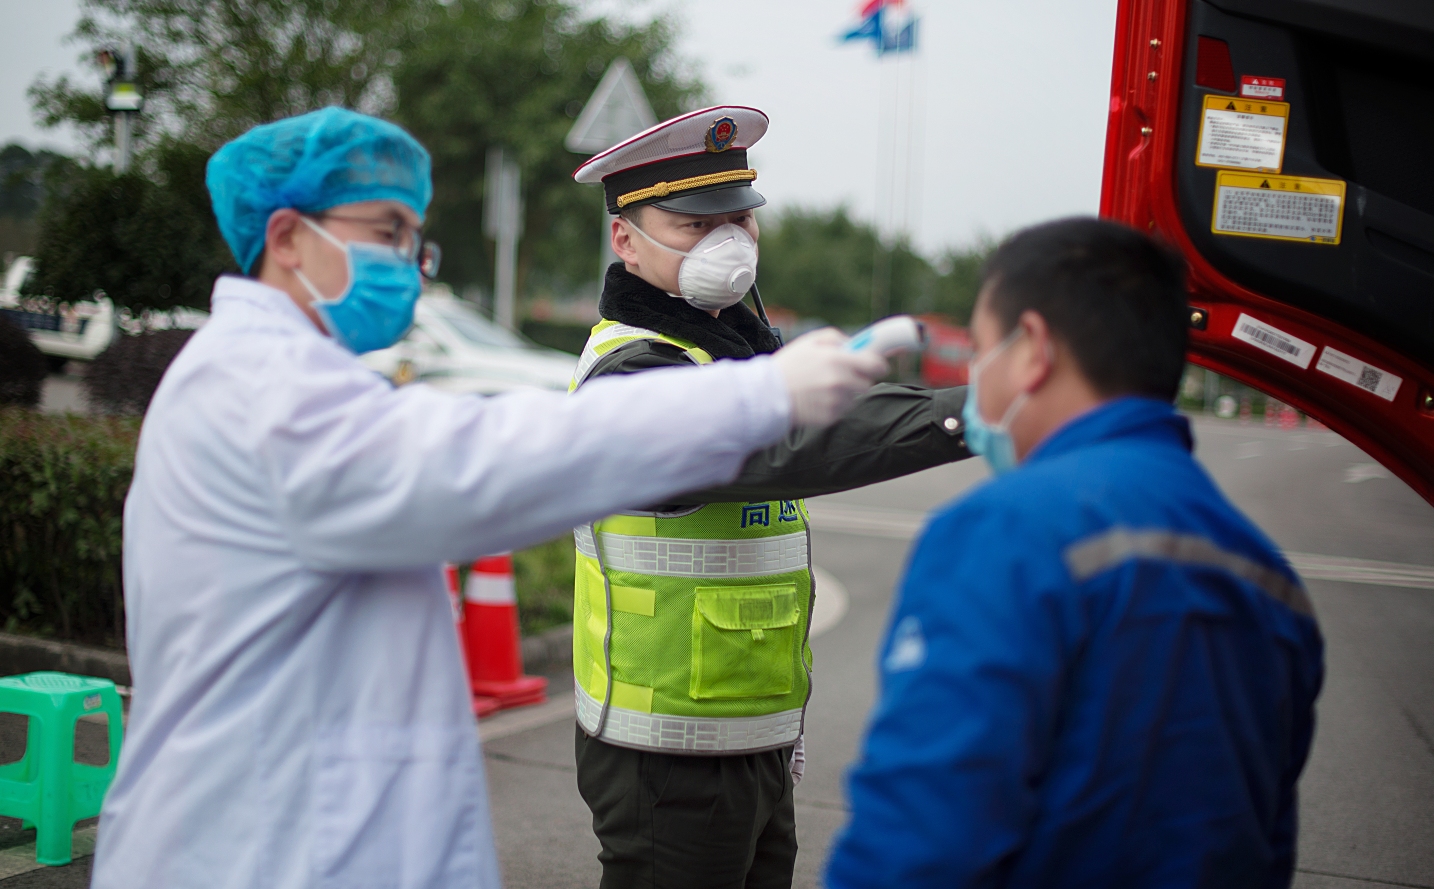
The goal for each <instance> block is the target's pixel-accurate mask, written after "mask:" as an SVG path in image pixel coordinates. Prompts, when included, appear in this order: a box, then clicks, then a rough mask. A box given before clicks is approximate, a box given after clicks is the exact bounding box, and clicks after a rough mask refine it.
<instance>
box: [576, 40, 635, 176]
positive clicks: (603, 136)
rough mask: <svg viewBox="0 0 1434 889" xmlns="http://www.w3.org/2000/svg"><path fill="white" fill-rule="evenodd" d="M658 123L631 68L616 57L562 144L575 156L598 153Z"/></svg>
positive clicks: (624, 60)
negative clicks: (575, 154)
mask: <svg viewBox="0 0 1434 889" xmlns="http://www.w3.org/2000/svg"><path fill="white" fill-rule="evenodd" d="M655 123H657V116H656V115H655V114H653V113H652V105H651V104H650V103H649V102H648V101H647V94H646V93H644V92H643V91H642V84H641V83H640V82H638V79H637V75H636V74H635V73H633V70H632V65H631V64H630V63H629V62H628V61H627V59H624V58H620V57H619V58H617V59H614V60H613V63H612V64H611V65H609V66H608V68H607V72H606V73H605V74H603V76H602V80H600V81H598V85H597V89H595V90H593V94H592V98H590V99H588V103H587V105H585V106H583V113H582V114H579V115H578V119H577V122H575V123H574V124H573V128H572V129H571V130H569V131H568V137H567V138H566V139H564V140H563V145H564V146H566V147H567V149H568V151H572V152H575V153H577V154H597V153H598V152H601V151H606V150H607V149H609V148H611V147H613V146H614V145H616V144H617V143H619V142H621V141H622V140H624V139H626V138H628V137H630V136H636V135H637V134H638V133H640V132H642V131H643V130H645V129H647V128H648V127H650V126H652V125H653V124H655Z"/></svg>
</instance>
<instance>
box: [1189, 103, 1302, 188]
mask: <svg viewBox="0 0 1434 889" xmlns="http://www.w3.org/2000/svg"><path fill="white" fill-rule="evenodd" d="M1289 120H1290V106H1289V105H1288V104H1286V103H1285V102H1271V101H1265V100H1260V99H1245V98H1238V99H1235V98H1231V97H1229V96H1206V97H1205V112H1204V117H1202V118H1201V119H1200V146H1199V148H1198V149H1197V150H1196V153H1195V163H1196V164H1197V165H1199V166H1202V167H1235V168H1237V169H1241V170H1268V171H1270V172H1272V173H1278V172H1279V171H1280V166H1281V164H1283V163H1284V156H1285V129H1286V124H1288V123H1289Z"/></svg>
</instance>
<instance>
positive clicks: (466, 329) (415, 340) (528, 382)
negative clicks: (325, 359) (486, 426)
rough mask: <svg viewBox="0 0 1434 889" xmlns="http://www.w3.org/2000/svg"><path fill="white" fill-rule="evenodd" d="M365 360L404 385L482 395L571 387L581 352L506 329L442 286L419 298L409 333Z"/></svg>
mask: <svg viewBox="0 0 1434 889" xmlns="http://www.w3.org/2000/svg"><path fill="white" fill-rule="evenodd" d="M362 360H363V362H364V364H366V365H368V366H369V367H371V368H373V369H374V370H376V371H378V372H379V373H381V374H383V375H384V376H386V377H388V378H389V379H390V380H393V381H394V382H395V383H398V384H400V385H402V384H404V383H411V382H422V383H426V384H428V385H430V386H433V387H434V388H435V389H441V390H443V391H445V392H453V393H455V394H478V395H495V394H497V393H499V392H508V391H511V390H513V389H558V390H566V389H567V388H568V383H569V382H571V380H572V378H573V371H574V369H576V367H577V363H578V359H577V356H576V355H569V354H568V353H567V352H559V351H558V350H556V349H548V348H544V347H543V346H539V345H537V344H536V343H533V342H531V341H529V340H526V339H524V338H523V337H521V336H519V335H518V334H516V333H513V332H511V331H508V330H504V329H503V328H501V327H499V326H498V325H496V324H494V323H493V322H492V321H489V320H488V319H487V318H485V317H483V315H482V314H480V313H479V312H478V310H477V309H476V308H474V307H473V305H472V304H471V303H469V302H467V301H465V300H461V299H459V298H458V297H456V296H454V295H453V293H452V291H450V290H448V289H447V288H446V287H443V286H441V285H440V286H438V287H434V288H432V289H430V290H427V291H425V292H424V294H423V296H421V297H419V300H418V306H417V308H416V310H415V311H414V318H413V329H412V330H410V331H409V332H408V335H407V336H405V337H404V338H403V339H402V340H400V341H399V342H398V344H397V345H395V346H392V347H390V348H387V349H380V350H378V351H376V352H369V353H368V354H366V355H364V356H363V359H362Z"/></svg>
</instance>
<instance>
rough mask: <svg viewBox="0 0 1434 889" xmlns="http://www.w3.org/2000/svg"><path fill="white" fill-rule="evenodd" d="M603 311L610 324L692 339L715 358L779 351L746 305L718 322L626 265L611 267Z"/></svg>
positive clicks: (601, 304)
mask: <svg viewBox="0 0 1434 889" xmlns="http://www.w3.org/2000/svg"><path fill="white" fill-rule="evenodd" d="M598 312H599V313H600V314H601V315H602V316H603V317H604V318H607V319H608V320H610V321H617V322H619V323H621V324H630V325H632V326H633V327H642V328H645V329H647V330H655V331H657V332H658V333H661V334H666V335H667V336H670V337H676V338H677V339H680V340H687V341H688V342H690V343H693V344H694V345H696V346H697V347H698V348H701V349H703V350H705V351H706V352H707V353H708V354H709V355H711V356H712V357H713V358H751V357H752V356H753V355H760V354H763V353H766V352H775V351H777V345H778V344H777V338H776V337H774V336H772V332H771V331H770V330H768V329H767V326H766V325H765V324H763V323H762V322H761V319H759V318H758V317H757V316H756V314H755V313H754V312H753V311H752V310H751V309H749V308H747V307H746V306H745V305H743V304H742V303H737V304H736V305H735V306H729V307H728V308H725V309H723V310H722V313H721V314H720V315H719V316H718V317H716V318H713V317H712V316H711V315H709V314H707V313H706V312H704V311H702V310H701V309H694V308H693V307H692V306H689V305H688V304H687V303H686V302H685V301H684V300H681V299H676V298H674V297H671V296H668V295H667V294H666V293H663V292H662V291H661V290H658V289H657V288H656V287H653V286H652V285H651V284H649V283H647V282H646V281H644V280H642V279H641V278H639V277H638V276H637V275H634V274H633V273H632V272H629V271H628V270H627V269H625V268H623V265H622V263H620V262H615V263H613V264H612V265H611V266H609V267H608V270H607V280H606V281H604V282H603V289H602V300H601V301H600V302H599V303H598Z"/></svg>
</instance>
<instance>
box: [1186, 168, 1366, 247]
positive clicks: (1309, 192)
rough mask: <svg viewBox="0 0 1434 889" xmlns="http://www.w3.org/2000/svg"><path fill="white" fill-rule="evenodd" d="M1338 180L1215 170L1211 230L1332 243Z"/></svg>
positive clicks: (1339, 206)
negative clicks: (1213, 210) (1216, 172)
mask: <svg viewBox="0 0 1434 889" xmlns="http://www.w3.org/2000/svg"><path fill="white" fill-rule="evenodd" d="M1343 211H1344V181H1343V180H1341V179H1310V178H1308V177H1305V176H1266V175H1263V174H1260V173H1237V172H1235V171H1234V170H1221V171H1220V172H1219V173H1218V174H1216V176H1215V212H1214V214H1213V219H1212V221H1211V223H1210V230H1211V231H1213V232H1214V233H1215V234H1217V235H1241V236H1244V237H1247V238H1273V239H1274V240H1277V241H1304V242H1305V243H1312V244H1338V243H1339V236H1340V228H1341V224H1342V222H1343V219H1344V212H1343Z"/></svg>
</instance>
